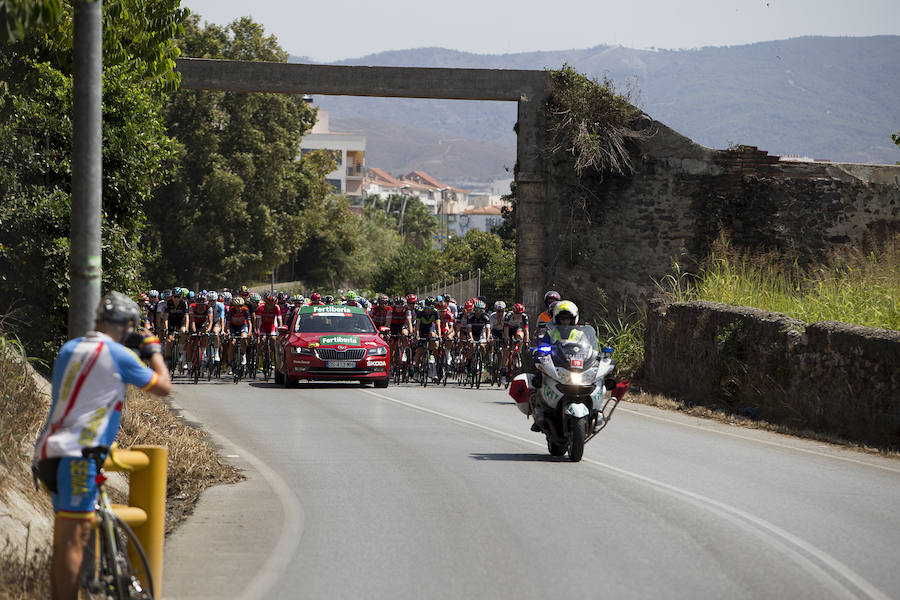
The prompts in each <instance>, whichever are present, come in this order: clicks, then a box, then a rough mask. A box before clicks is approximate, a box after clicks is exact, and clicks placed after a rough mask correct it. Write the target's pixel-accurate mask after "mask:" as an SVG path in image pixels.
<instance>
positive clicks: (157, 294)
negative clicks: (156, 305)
mask: <svg viewBox="0 0 900 600" xmlns="http://www.w3.org/2000/svg"><path fill="white" fill-rule="evenodd" d="M147 295H148V296H150V297H151V298H159V292H157V291H156V290H150V293H149V294H147Z"/></svg>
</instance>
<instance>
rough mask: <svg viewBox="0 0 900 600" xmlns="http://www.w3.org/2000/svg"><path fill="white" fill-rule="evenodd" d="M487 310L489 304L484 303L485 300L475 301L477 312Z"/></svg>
mask: <svg viewBox="0 0 900 600" xmlns="http://www.w3.org/2000/svg"><path fill="white" fill-rule="evenodd" d="M485 308H487V304H485V303H484V300H476V301H475V310H484V309H485Z"/></svg>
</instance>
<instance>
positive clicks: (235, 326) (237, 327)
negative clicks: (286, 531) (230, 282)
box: [226, 296, 253, 374]
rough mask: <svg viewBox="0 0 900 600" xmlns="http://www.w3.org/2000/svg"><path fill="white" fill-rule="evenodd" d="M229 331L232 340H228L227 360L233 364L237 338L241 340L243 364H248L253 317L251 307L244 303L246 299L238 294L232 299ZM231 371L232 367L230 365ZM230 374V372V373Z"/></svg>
mask: <svg viewBox="0 0 900 600" xmlns="http://www.w3.org/2000/svg"><path fill="white" fill-rule="evenodd" d="M228 332H229V333H230V334H231V340H230V341H229V342H228V348H227V353H228V356H227V357H226V360H227V361H228V364H229V365H232V363H233V360H234V346H235V340H236V339H240V340H241V364H242V365H245V364H247V340H248V338H249V337H250V334H251V333H253V319H252V318H251V315H250V309H249V308H247V307H246V306H245V305H244V299H243V298H241V297H240V296H238V297H237V298H234V299H233V300H232V305H231V311H229V313H228ZM229 371H230V372H233V371H232V368H231V367H229ZM229 374H230V373H229Z"/></svg>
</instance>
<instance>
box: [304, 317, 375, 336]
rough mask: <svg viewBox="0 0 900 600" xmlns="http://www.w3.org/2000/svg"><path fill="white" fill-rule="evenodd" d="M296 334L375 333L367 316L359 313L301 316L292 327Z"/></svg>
mask: <svg viewBox="0 0 900 600" xmlns="http://www.w3.org/2000/svg"><path fill="white" fill-rule="evenodd" d="M294 331H295V332H297V333H375V326H374V325H372V319H370V318H369V317H368V315H365V314H361V313H349V312H348V313H337V312H331V313H308V314H305V315H304V314H301V315H300V316H299V317H298V318H297V324H296V325H295V326H294Z"/></svg>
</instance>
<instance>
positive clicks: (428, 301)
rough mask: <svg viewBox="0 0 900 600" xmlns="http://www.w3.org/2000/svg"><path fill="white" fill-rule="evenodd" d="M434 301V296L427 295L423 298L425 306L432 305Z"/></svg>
mask: <svg viewBox="0 0 900 600" xmlns="http://www.w3.org/2000/svg"><path fill="white" fill-rule="evenodd" d="M435 302H436V300H435V299H434V296H428V297H427V298H425V306H434V304H435Z"/></svg>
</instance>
